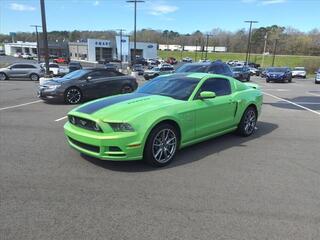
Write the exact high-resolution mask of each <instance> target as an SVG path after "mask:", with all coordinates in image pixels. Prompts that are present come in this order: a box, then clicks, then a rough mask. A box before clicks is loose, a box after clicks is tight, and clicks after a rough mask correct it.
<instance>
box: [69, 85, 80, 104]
mask: <svg viewBox="0 0 320 240" xmlns="http://www.w3.org/2000/svg"><path fill="white" fill-rule="evenodd" d="M66 99H67V102H68V103H71V104H76V103H79V102H80V100H81V92H80V91H79V90H78V89H76V88H72V89H70V90H68V92H67V95H66Z"/></svg>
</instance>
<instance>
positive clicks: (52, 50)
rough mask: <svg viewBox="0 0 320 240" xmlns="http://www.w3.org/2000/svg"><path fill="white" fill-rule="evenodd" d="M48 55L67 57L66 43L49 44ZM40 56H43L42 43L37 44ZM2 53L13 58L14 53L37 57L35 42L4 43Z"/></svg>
mask: <svg viewBox="0 0 320 240" xmlns="http://www.w3.org/2000/svg"><path fill="white" fill-rule="evenodd" d="M48 48H49V55H51V56H59V57H67V56H68V55H69V53H68V43H66V42H49V43H48ZM39 49H40V55H41V56H43V55H44V48H43V43H42V41H40V43H39ZM4 51H5V54H6V55H9V56H14V55H15V54H16V53H20V54H25V53H28V54H31V55H33V56H36V55H37V43H36V42H22V41H18V42H15V43H5V44H4Z"/></svg>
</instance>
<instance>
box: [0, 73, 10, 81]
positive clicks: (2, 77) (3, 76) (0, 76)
mask: <svg viewBox="0 0 320 240" xmlns="http://www.w3.org/2000/svg"><path fill="white" fill-rule="evenodd" d="M6 79H8V76H7V75H6V74H5V73H0V81H4V80H6Z"/></svg>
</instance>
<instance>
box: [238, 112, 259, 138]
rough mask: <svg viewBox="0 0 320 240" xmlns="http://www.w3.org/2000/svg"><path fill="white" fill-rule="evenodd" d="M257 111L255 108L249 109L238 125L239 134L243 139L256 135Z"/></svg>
mask: <svg viewBox="0 0 320 240" xmlns="http://www.w3.org/2000/svg"><path fill="white" fill-rule="evenodd" d="M257 119H258V116H257V111H256V109H255V108H254V107H248V108H247V109H246V110H245V111H244V113H243V115H242V117H241V121H240V123H239V125H238V129H237V133H238V134H239V135H241V136H243V137H248V136H250V135H251V134H253V133H254V131H255V128H256V124H257Z"/></svg>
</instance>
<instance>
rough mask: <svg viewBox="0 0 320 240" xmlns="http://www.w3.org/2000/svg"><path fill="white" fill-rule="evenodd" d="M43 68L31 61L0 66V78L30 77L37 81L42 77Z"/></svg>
mask: <svg viewBox="0 0 320 240" xmlns="http://www.w3.org/2000/svg"><path fill="white" fill-rule="evenodd" d="M43 75H44V69H43V68H42V67H41V66H39V65H37V64H31V63H15V64H12V65H10V66H8V67H5V68H0V80H6V79H10V78H30V79H31V80H33V81H38V80H39V78H40V77H43Z"/></svg>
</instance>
